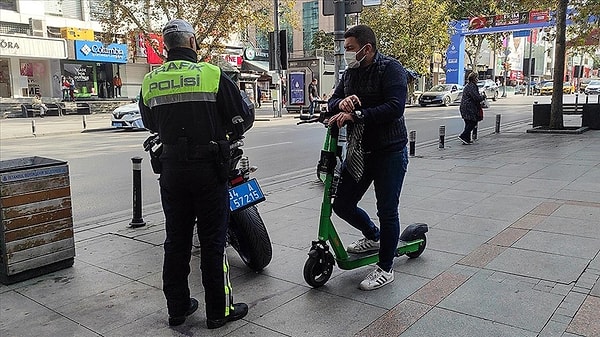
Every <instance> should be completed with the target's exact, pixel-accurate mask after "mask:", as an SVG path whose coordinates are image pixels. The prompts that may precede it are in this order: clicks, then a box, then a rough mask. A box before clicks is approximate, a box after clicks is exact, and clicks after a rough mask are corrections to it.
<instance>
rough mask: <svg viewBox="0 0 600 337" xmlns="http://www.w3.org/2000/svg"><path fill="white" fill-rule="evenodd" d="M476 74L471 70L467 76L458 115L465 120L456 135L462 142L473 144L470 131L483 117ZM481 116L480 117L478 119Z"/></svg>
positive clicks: (481, 99) (481, 98) (481, 97)
mask: <svg viewBox="0 0 600 337" xmlns="http://www.w3.org/2000/svg"><path fill="white" fill-rule="evenodd" d="M477 81H478V76H477V73H476V72H471V73H470V74H469V76H467V85H465V87H464V89H463V95H462V99H461V101H460V116H461V117H462V119H463V120H464V122H465V128H464V130H463V132H462V133H461V134H460V135H459V136H458V138H459V139H460V140H461V141H462V143H463V144H465V145H469V144H473V140H472V139H471V133H472V132H473V129H474V128H476V127H477V122H478V121H480V120H481V119H482V118H483V111H482V110H481V108H482V104H483V102H484V101H485V97H483V96H482V95H481V94H480V93H479V88H478V87H477ZM480 118H481V119H480Z"/></svg>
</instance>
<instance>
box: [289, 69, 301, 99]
mask: <svg viewBox="0 0 600 337" xmlns="http://www.w3.org/2000/svg"><path fill="white" fill-rule="evenodd" d="M289 88H290V104H292V105H304V73H301V72H297V73H290V86H289Z"/></svg>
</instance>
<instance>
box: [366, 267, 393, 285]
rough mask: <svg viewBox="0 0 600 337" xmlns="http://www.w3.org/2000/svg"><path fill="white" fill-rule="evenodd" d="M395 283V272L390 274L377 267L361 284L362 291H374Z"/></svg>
mask: <svg viewBox="0 0 600 337" xmlns="http://www.w3.org/2000/svg"><path fill="white" fill-rule="evenodd" d="M393 281H394V270H393V269H392V270H391V271H390V272H389V273H388V272H386V271H384V270H383V269H381V268H379V267H377V268H376V269H375V270H373V271H372V272H371V273H369V275H367V277H365V279H364V280H363V281H362V282H361V283H360V289H362V290H374V289H378V288H381V287H383V286H384V285H386V284H388V283H392V282H393Z"/></svg>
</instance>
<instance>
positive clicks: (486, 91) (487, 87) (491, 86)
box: [477, 80, 498, 101]
mask: <svg viewBox="0 0 600 337" xmlns="http://www.w3.org/2000/svg"><path fill="white" fill-rule="evenodd" d="M477 87H478V88H479V93H480V94H482V95H485V97H486V98H488V99H491V100H492V101H495V100H497V99H498V86H497V85H496V82H494V81H492V80H481V81H478V82H477Z"/></svg>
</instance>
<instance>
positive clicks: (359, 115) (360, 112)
mask: <svg viewBox="0 0 600 337" xmlns="http://www.w3.org/2000/svg"><path fill="white" fill-rule="evenodd" d="M354 116H356V118H358V119H362V118H363V117H365V115H364V114H363V112H362V111H360V110H354Z"/></svg>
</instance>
